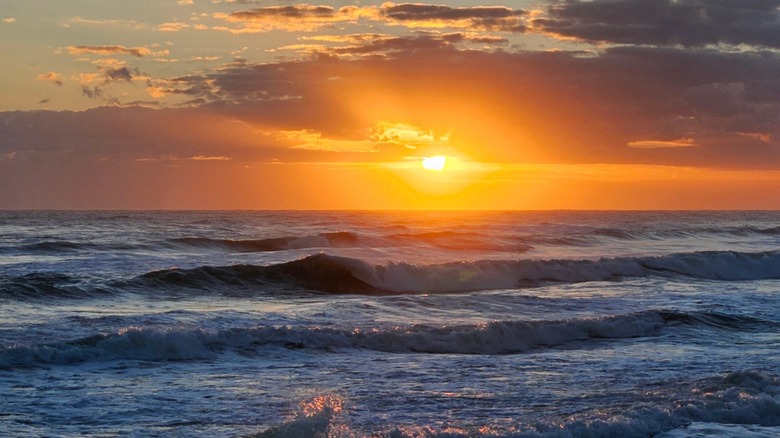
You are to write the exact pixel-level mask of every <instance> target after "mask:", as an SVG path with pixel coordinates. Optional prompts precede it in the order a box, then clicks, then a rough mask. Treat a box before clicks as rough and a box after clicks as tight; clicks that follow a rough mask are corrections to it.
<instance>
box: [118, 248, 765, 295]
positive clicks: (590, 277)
mask: <svg viewBox="0 0 780 438" xmlns="http://www.w3.org/2000/svg"><path fill="white" fill-rule="evenodd" d="M650 276H665V277H681V278H695V279H709V280H722V281H739V280H759V279H779V278H780V252H776V251H771V252H761V253H741V252H733V251H708V252H693V253H681V254H671V255H665V256H654V257H619V258H602V259H599V260H514V261H505V260H480V261H474V262H459V263H446V264H437V265H413V264H408V263H390V264H387V265H372V264H369V263H367V262H365V261H362V260H359V259H352V258H346V257H337V256H331V255H326V254H317V255H311V256H308V257H304V258H302V259H299V260H294V261H291V262H287V263H282V264H277V265H270V266H254V265H234V266H223V267H211V266H202V267H198V268H194V269H169V270H160V271H153V272H149V273H147V274H144V275H142V276H140V277H137V278H135V279H133V280H131V281H130V282H129V284H130V285H131V286H135V287H149V288H154V289H161V288H162V289H165V288H179V287H184V288H195V289H204V290H213V291H218V290H221V289H224V288H228V289H230V288H244V289H256V288H257V287H258V286H269V287H271V286H275V287H276V288H277V289H278V288H281V289H285V288H287V289H290V288H292V289H296V288H298V289H300V288H304V289H308V290H312V291H318V292H324V293H336V294H337V293H370V294H381V293H386V294H394V293H430V292H439V293H447V292H453V293H455V292H471V291H481V290H494V289H515V288H523V287H535V286H540V285H544V284H550V283H578V282H587V281H618V280H621V279H625V278H637V277H650Z"/></svg>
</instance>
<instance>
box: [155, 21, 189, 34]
mask: <svg viewBox="0 0 780 438" xmlns="http://www.w3.org/2000/svg"><path fill="white" fill-rule="evenodd" d="M188 27H190V25H189V24H187V23H182V22H180V21H175V22H170V23H163V24H161V25H159V26H157V30H159V31H160V32H179V31H180V30H182V29H187V28H188Z"/></svg>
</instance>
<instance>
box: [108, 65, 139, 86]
mask: <svg viewBox="0 0 780 438" xmlns="http://www.w3.org/2000/svg"><path fill="white" fill-rule="evenodd" d="M100 71H101V72H102V73H103V75H104V77H105V82H106V83H107V84H108V83H111V82H132V81H133V78H134V77H135V76H138V75H140V71H139V70H138V69H137V68H135V69H130V68H128V67H103V68H101V69H100Z"/></svg>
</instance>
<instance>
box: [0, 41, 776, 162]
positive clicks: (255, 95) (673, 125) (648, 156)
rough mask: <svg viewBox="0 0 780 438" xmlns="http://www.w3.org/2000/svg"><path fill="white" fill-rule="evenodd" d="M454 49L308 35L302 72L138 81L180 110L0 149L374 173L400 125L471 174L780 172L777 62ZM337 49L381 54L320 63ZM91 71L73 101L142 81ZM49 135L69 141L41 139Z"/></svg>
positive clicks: (279, 65) (702, 55)
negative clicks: (512, 168) (597, 169)
mask: <svg viewBox="0 0 780 438" xmlns="http://www.w3.org/2000/svg"><path fill="white" fill-rule="evenodd" d="M468 38H469V37H468V36H467V34H465V33H453V34H443V35H440V34H423V35H417V36H413V37H388V36H385V35H381V34H351V35H344V36H321V37H310V38H309V39H307V40H305V41H312V42H321V43H323V44H324V45H330V44H333V45H336V47H330V48H329V49H328V50H330V52H326V53H321V54H318V55H315V56H311V57H309V58H308V59H306V60H297V61H279V62H267V63H251V62H248V61H246V60H242V59H237V60H234V61H233V62H231V63H228V64H225V65H222V66H220V67H218V68H215V69H212V70H206V71H203V72H201V73H198V74H192V75H185V76H178V77H173V78H166V79H160V78H144V79H145V80H146V81H147V83H146V86H147V90H148V91H149V93H150V94H151V95H152V96H153V97H154V98H162V97H164V96H166V95H173V96H178V97H179V98H178V99H177V101H179V102H181V100H183V99H186V107H182V108H178V109H167V110H158V111H156V112H155V111H149V110H145V109H140V108H112V109H101V110H100V111H98V110H94V111H89V112H83V113H56V112H51V113H46V115H45V117H44V116H42V115H41V116H34V115H32V114H27V113H22V115H23V116H24V117H25V118H33V119H34V118H35V117H39V118H38V119H35V120H34V123H32V122H31V124H30V123H28V124H26V125H24V124H23V125H20V126H22V127H21V128H19V129H22V131H18V132H16V131H14V132H10V133H9V132H7V131H4V132H0V137H2V138H4V139H5V138H7V139H10V141H9V142H8V144H14V141H17V140H18V141H21V142H22V143H23V144H28V145H30V148H33V145H40V144H47V142H51V141H53V142H54V143H52V144H53V145H60V146H58V148H60V149H64V148H65V147H69V148H71V149H72V148H74V147H76V146H74V145H75V144H76V143H77V139H78V138H97V139H106V140H107V145H114V146H112V147H116V149H110V148H109V149H108V150H105V149H104V148H103V146H100V147H98V146H93V147H94V148H96V149H95V150H94V151H93V150H91V149H84V148H83V147H82V149H79V148H78V147H76V149H77V150H83V151H84V153H85V154H86V153H89V154H92V155H95V156H96V155H97V154H108V153H109V152H110V153H111V154H115V155H121V156H127V157H130V158H132V159H137V158H160V157H164V156H173V157H197V156H203V157H230V158H232V160H233V162H235V163H238V162H247V161H251V160H258V161H263V160H273V159H276V160H277V161H279V162H300V161H307V160H309V161H318V160H319V161H322V160H327V161H332V162H338V161H361V160H362V161H378V160H393V159H396V160H397V159H402V158H403V157H404V156H405V155H404V153H405V152H404V150H403V149H404V147H403V145H401V144H392V143H391V142H388V141H385V140H382V139H381V138H380V137H381V136H378V135H377V134H376V132H379V131H377V129H378V128H377V127H381V126H402V125H403V126H414V127H417V128H418V129H419V132H432V133H435V134H434V136H435V137H436V138H439V137H441V136H444V135H446V137H447V139H448V140H447V144H448V145H449V147H452V148H455V149H458V148H459V149H460V150H461V151H462V152H463V153H464V154H466V155H468V156H469V157H471V158H472V159H474V160H478V161H484V162H505V163H517V162H522V163H569V164H574V163H618V164H619V163H623V164H649V165H659V164H660V165H674V166H692V167H719V168H735V167H739V168H773V169H780V142H779V141H778V140H779V139H780V120H778V117H777V114H780V86H778V85H777V71H780V55H778V54H777V53H774V52H721V51H717V50H713V49H682V48H659V47H649V46H624V47H612V48H606V49H604V50H602V51H600V52H598V53H595V54H594V53H583V52H566V51H557V52H518V53H509V52H505V51H492V52H483V51H477V50H460V48H459V47H458V46H457V44H459V43H458V42H459V41H464V40H468ZM338 50H341V51H342V52H344V53H347V52H354V53H357V52H359V51H361V50H362V51H365V52H366V54H375V55H376V54H381V55H382V56H354V57H350V56H346V57H343V58H339V57H337V56H333V55H334V53H335V52H336V51H338ZM99 67H101V68H103V69H104V70H101V71H100V72H99V73H97V76H95V77H93V76H90V77H89V78H83V79H84V80H82V86H83V89H82V93H83V94H84V95H85V96H87V97H91V98H95V99H105V100H108V99H110V96H108V95H107V92H106V91H105V90H104V89H103V87H105V86H106V81H108V83H112V84H113V82H112V81H116V82H121V83H126V82H128V81H130V80H134V81H135V80H137V79H141V74H140V72H139V71H138V70H134V69H131V68H129V67H127V66H124V65H121V64H111V63H106V64H105V65H100V66H99ZM108 68H112V69H113V70H110V74H109V70H108ZM86 79H89V80H86ZM106 88H107V87H106ZM19 117H21V115H20V116H19ZM30 120H32V119H30ZM117 120H122V123H119V124H118V123H116V121H117ZM71 124H72V125H73V126H71ZM0 126H3V125H2V123H0ZM24 126H38V127H42V126H43V127H46V126H48V127H47V128H41V129H32V130H28V131H24V129H26V128H24ZM130 127H132V128H133V129H129V128H130ZM62 129H65V131H63V132H72V134H68V135H64V134H63V136H62V138H61V139H60V138H57V137H46V136H44V133H45V132H59V131H58V130H62ZM90 129H91V130H93V131H89V130H90ZM79 130H80V131H79ZM283 132H287V133H290V132H302V133H306V135H299V136H298V137H295V136H289V135H288V136H286V137H285V136H280V133H283ZM372 132H373V134H372ZM52 138H53V139H52ZM65 139H72V141H71V140H68V141H65ZM355 145H360V149H359V150H353V149H354V146H355ZM694 145H695V147H693V146H694ZM106 147H108V146H106ZM22 150H23V149H22ZM0 152H2V151H0ZM406 153H408V151H407V152H406ZM22 155H23V154H22ZM20 156H21V155H20Z"/></svg>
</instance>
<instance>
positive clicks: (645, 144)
mask: <svg viewBox="0 0 780 438" xmlns="http://www.w3.org/2000/svg"><path fill="white" fill-rule="evenodd" d="M696 146H698V145H697V144H696V143H695V142H694V141H693V139H691V138H681V139H678V140H639V141H631V142H629V143H628V147H632V148H637V149H658V148H689V147H696Z"/></svg>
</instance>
